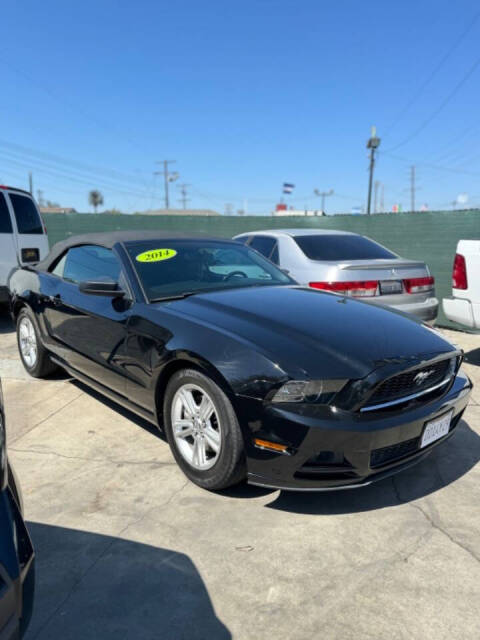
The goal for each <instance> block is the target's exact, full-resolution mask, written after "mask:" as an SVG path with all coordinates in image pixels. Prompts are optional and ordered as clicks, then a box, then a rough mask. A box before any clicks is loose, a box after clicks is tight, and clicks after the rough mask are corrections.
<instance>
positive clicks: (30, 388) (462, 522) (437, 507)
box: [0, 318, 480, 640]
mask: <svg viewBox="0 0 480 640" xmlns="http://www.w3.org/2000/svg"><path fill="white" fill-rule="evenodd" d="M445 334H446V335H447V337H449V338H450V339H452V340H453V341H454V342H456V343H458V344H460V345H461V346H462V347H463V349H464V350H465V352H466V353H467V360H468V363H467V364H466V365H465V369H466V370H467V372H468V373H469V375H470V376H471V377H472V378H473V379H474V380H476V383H477V386H476V389H475V390H474V394H473V399H472V402H471V405H470V407H469V408H468V409H467V411H466V413H465V419H464V420H463V421H462V423H461V425H460V426H459V428H458V430H457V432H456V434H455V435H454V436H453V437H452V439H451V440H450V441H449V442H448V443H446V444H445V445H443V446H441V447H439V448H438V449H437V450H436V451H435V452H434V453H433V454H432V455H431V456H430V457H429V458H428V459H427V460H425V461H424V462H422V463H420V464H419V465H417V466H416V467H413V468H412V469H410V470H408V471H405V472H403V473H402V474H400V475H398V476H396V477H395V479H394V480H392V479H388V480H385V481H383V482H381V483H378V484H376V485H373V486H370V487H366V488H364V489H362V490H352V491H344V492H334V493H327V494H301V493H287V492H279V491H270V490H260V489H256V488H254V487H248V486H242V487H239V488H237V489H234V490H231V491H227V492H224V493H223V494H220V495H218V494H212V493H208V492H206V491H202V490H201V489H198V488H196V487H195V486H194V485H193V484H191V483H190V482H188V481H187V480H186V478H185V477H184V476H183V475H182V473H181V472H180V471H179V469H178V468H177V466H176V465H175V464H174V462H173V459H172V456H171V455H170V451H169V449H168V446H167V444H166V443H165V442H164V441H163V440H162V438H161V437H160V436H159V435H158V433H157V432H156V431H155V430H154V429H153V428H152V427H151V426H150V425H149V424H147V423H145V422H143V421H141V420H139V419H138V418H136V417H134V416H132V415H131V414H129V413H128V412H126V411H123V410H121V409H118V408H117V407H116V406H114V405H113V404H111V403H110V402H108V401H106V400H104V399H102V398H101V397H99V396H98V395H97V394H96V393H94V392H92V391H89V390H88V389H87V388H85V387H84V386H82V385H80V384H78V383H76V382H73V381H71V380H70V379H68V378H66V377H62V376H58V377H57V378H56V379H51V380H48V381H35V380H32V379H30V378H28V377H27V376H26V375H25V373H24V371H23V369H22V367H21V364H20V362H19V360H18V357H17V351H16V344H15V335H14V333H12V330H11V327H10V325H9V323H8V321H7V319H5V318H4V319H3V320H0V349H1V351H0V354H1V358H0V374H1V376H2V379H3V385H4V392H5V398H6V407H7V421H8V430H9V452H10V457H11V460H12V462H13V463H14V466H15V468H16V470H17V473H18V475H19V477H20V479H21V483H22V487H23V492H24V499H25V507H26V516H27V519H28V522H29V528H30V531H31V534H32V537H33V540H34V544H35V547H36V551H37V571H38V573H37V577H38V580H37V597H36V607H35V612H34V617H33V621H32V625H31V627H30V630H29V632H28V634H27V637H28V638H29V639H32V638H38V639H41V640H45V639H47V638H49V639H50V638H55V639H57V638H58V639H59V638H61V639H62V640H70V639H74V638H75V639H82V640H86V639H93V638H95V639H102V640H103V639H106V640H109V639H112V640H113V639H114V638H115V640H118V639H120V638H121V639H122V640H123V639H125V638H128V639H129V638H134V639H142V640H143V639H153V638H155V639H158V638H162V639H172V640H173V639H175V640H177V639H181V638H186V639H191V638H201V639H217V638H222V639H224V638H231V637H233V638H236V639H238V640H251V639H253V638H255V639H262V640H263V639H264V638H288V639H289V640H290V639H302V640H304V639H307V638H328V639H330V638H335V639H336V638H342V640H349V639H353V638H355V640H358V639H362V638H365V639H369V640H371V639H375V640H376V639H385V640H387V639H388V640H396V639H404V638H418V639H421V640H430V639H432V640H441V639H443V638H445V639H446V640H447V639H448V640H452V639H457V638H461V639H462V640H463V639H470V638H472V639H475V638H479V637H480V616H479V603H480V465H478V464H477V463H478V460H479V459H480V336H479V335H468V334H465V333H459V332H453V331H452V332H448V331H445Z"/></svg>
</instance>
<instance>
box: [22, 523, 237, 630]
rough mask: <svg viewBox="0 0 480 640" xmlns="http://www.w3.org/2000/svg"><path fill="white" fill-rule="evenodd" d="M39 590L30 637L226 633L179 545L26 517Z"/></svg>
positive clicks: (200, 581) (192, 564)
mask: <svg viewBox="0 0 480 640" xmlns="http://www.w3.org/2000/svg"><path fill="white" fill-rule="evenodd" d="M28 528H29V531H30V535H31V537H32V540H33V544H34V547H35V551H36V593H35V602H34V611H33V617H32V621H31V625H30V628H29V630H28V632H27V634H26V636H25V637H26V640H28V639H29V638H38V639H39V640H42V639H46V638H63V639H64V640H73V639H74V638H75V639H76V638H82V640H89V639H92V640H93V639H95V640H97V639H98V638H101V639H102V640H114V639H115V640H118V638H122V639H130V638H131V639H137V638H145V639H149V638H151V639H152V640H153V638H164V639H165V640H167V639H171V640H174V639H175V640H177V639H179V638H189V640H190V639H192V640H195V639H199V640H200V639H204V638H212V639H215V640H216V639H218V640H228V639H230V638H231V637H232V635H231V633H230V632H229V630H228V629H227V627H226V626H225V625H224V624H223V623H222V622H221V621H220V620H219V619H218V618H217V616H216V614H215V611H214V608H213V605H212V602H211V600H210V597H209V594H208V590H207V587H206V586H205V584H204V582H203V580H202V578H201V576H200V574H199V572H198V570H197V569H196V567H195V565H194V563H193V562H192V560H191V559H190V558H189V557H188V556H187V555H185V554H183V553H178V552H177V551H172V550H171V549H165V548H163V547H154V546H150V545H146V544H141V543H138V542H133V541H131V540H125V539H122V538H117V537H111V536H105V535H100V534H97V533H91V532H88V531H79V530H73V529H68V528H65V527H58V526H51V525H46V524H41V523H37V522H29V523H28Z"/></svg>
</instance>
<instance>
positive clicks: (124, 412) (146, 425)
mask: <svg viewBox="0 0 480 640" xmlns="http://www.w3.org/2000/svg"><path fill="white" fill-rule="evenodd" d="M71 380H72V384H74V385H75V386H76V387H78V388H79V389H81V390H82V391H83V392H84V393H87V394H88V395H89V396H91V397H92V398H95V400H98V402H101V403H102V404H103V405H105V406H106V407H108V408H109V409H112V411H115V412H116V413H119V414H120V415H121V416H122V417H124V418H126V419H127V420H130V422H133V423H134V424H136V425H137V426H138V427H141V428H142V429H144V430H145V431H148V433H150V434H152V435H154V436H156V437H157V438H160V440H163V441H164V442H167V438H166V436H165V433H164V431H163V430H161V429H158V428H157V427H156V426H155V425H154V424H152V423H151V422H149V421H148V420H145V419H144V418H142V417H141V416H139V415H137V414H136V413H135V412H134V411H130V409H126V408H125V407H122V405H121V404H118V403H117V402H115V401H114V400H110V398H107V396H104V395H103V394H102V393H100V392H99V391H95V389H92V387H89V386H88V385H87V384H84V383H83V382H80V380H76V379H75V378H72V379H71Z"/></svg>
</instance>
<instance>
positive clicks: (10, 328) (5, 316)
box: [0, 310, 15, 334]
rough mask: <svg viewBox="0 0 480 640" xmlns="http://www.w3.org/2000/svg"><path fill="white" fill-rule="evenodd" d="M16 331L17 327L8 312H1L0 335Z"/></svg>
mask: <svg viewBox="0 0 480 640" xmlns="http://www.w3.org/2000/svg"><path fill="white" fill-rule="evenodd" d="M14 331H15V325H14V324H13V320H12V318H11V317H10V313H9V312H8V311H4V310H1V311H0V334H4V333H13V332H14Z"/></svg>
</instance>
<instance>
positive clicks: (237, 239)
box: [235, 236, 252, 244]
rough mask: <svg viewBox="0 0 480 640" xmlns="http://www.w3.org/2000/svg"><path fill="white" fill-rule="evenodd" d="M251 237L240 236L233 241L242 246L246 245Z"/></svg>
mask: <svg viewBox="0 0 480 640" xmlns="http://www.w3.org/2000/svg"><path fill="white" fill-rule="evenodd" d="M251 237H252V236H242V237H241V238H235V240H236V241H237V242H241V243H242V244H248V241H249V240H250V238H251Z"/></svg>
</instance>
